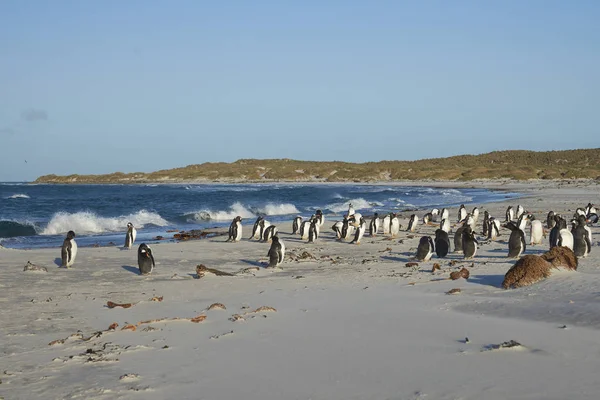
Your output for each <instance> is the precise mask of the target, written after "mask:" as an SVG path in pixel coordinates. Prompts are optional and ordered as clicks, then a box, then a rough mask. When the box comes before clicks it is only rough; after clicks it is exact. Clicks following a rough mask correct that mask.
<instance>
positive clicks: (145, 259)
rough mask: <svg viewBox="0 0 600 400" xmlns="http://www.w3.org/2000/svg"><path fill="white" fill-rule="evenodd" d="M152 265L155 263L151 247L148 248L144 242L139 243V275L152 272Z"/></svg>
mask: <svg viewBox="0 0 600 400" xmlns="http://www.w3.org/2000/svg"><path fill="white" fill-rule="evenodd" d="M154 267H155V263H154V255H152V249H150V247H148V245H146V243H142V244H140V247H138V268H139V270H140V275H148V274H150V273H152V270H153V269H154Z"/></svg>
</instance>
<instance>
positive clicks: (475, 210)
mask: <svg viewBox="0 0 600 400" xmlns="http://www.w3.org/2000/svg"><path fill="white" fill-rule="evenodd" d="M471 215H472V216H473V219H474V220H475V223H477V220H478V219H479V208H477V207H475V208H473V211H471ZM473 229H475V228H473Z"/></svg>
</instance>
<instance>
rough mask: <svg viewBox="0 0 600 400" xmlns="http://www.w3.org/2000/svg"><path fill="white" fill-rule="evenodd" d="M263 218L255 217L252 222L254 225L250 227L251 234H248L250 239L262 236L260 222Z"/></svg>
mask: <svg viewBox="0 0 600 400" xmlns="http://www.w3.org/2000/svg"><path fill="white" fill-rule="evenodd" d="M263 220H264V218H263V217H261V216H259V217H258V218H256V221H255V222H254V226H253V227H252V234H251V235H250V239H258V240H260V238H261V237H262V235H261V231H260V223H261V221H263Z"/></svg>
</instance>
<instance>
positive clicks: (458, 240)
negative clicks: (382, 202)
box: [454, 225, 466, 253]
mask: <svg viewBox="0 0 600 400" xmlns="http://www.w3.org/2000/svg"><path fill="white" fill-rule="evenodd" d="M465 228H466V226H464V225H463V226H461V227H459V228H458V229H457V230H456V231H455V232H454V252H455V253H462V251H463V238H462V237H463V232H464V231H465Z"/></svg>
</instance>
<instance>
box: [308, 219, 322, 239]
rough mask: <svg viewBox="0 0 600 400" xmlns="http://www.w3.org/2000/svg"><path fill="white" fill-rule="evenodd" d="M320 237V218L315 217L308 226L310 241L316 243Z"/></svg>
mask: <svg viewBox="0 0 600 400" xmlns="http://www.w3.org/2000/svg"><path fill="white" fill-rule="evenodd" d="M318 238H319V220H318V219H317V218H313V219H312V220H311V221H310V225H309V226H308V243H314V242H316V240H317V239H318Z"/></svg>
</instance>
